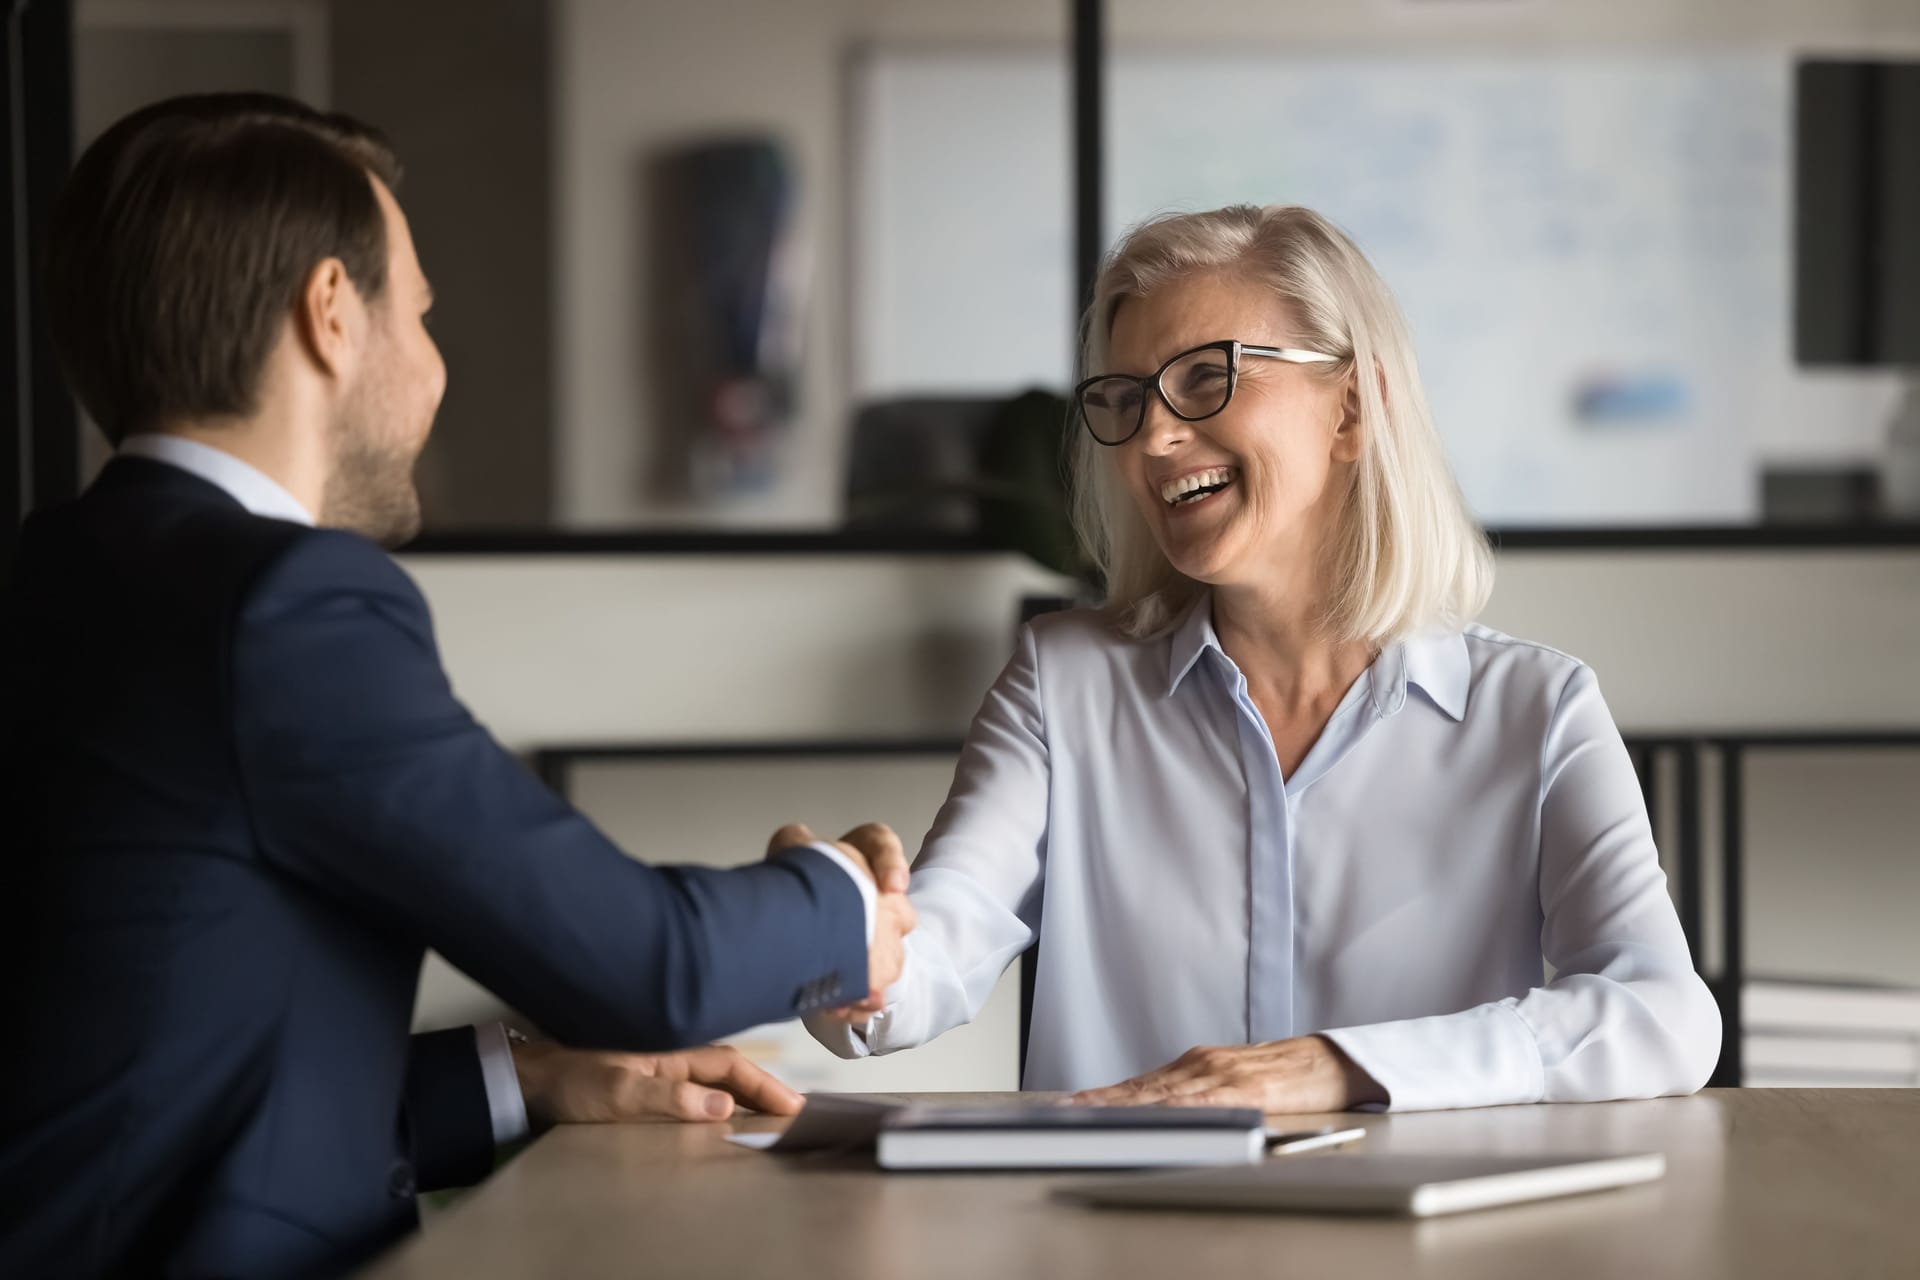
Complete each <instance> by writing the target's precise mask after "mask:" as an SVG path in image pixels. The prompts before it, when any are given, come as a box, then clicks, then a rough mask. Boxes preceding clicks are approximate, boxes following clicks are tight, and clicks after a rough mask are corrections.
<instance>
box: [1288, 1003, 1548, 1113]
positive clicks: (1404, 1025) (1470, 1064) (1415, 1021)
mask: <svg viewBox="0 0 1920 1280" xmlns="http://www.w3.org/2000/svg"><path fill="white" fill-rule="evenodd" d="M1320 1034H1321V1035H1324V1036H1325V1037H1326V1038H1327V1039H1329V1040H1331V1041H1333V1043H1335V1044H1337V1045H1339V1046H1340V1049H1341V1051H1342V1052H1343V1053H1345V1054H1346V1055H1347V1056H1348V1057H1349V1058H1352V1059H1353V1061H1354V1063H1355V1065H1357V1066H1358V1067H1359V1068H1360V1069H1361V1070H1362V1071H1365V1072H1366V1073H1367V1074H1368V1075H1370V1076H1372V1077H1373V1079H1374V1082H1375V1083H1376V1084H1378V1085H1379V1086H1380V1087H1381V1088H1382V1089H1385V1090H1386V1092H1387V1110H1389V1111H1440V1110H1445V1109H1448V1108H1452V1107H1492V1106H1501V1105H1504V1104H1507V1103H1516V1102H1538V1101H1540V1099H1541V1098H1542V1097H1543V1096H1545V1094H1546V1070H1545V1068H1544V1067H1542V1066H1541V1063H1540V1048H1539V1045H1538V1043H1537V1042H1536V1040H1535V1038H1534V1034H1533V1029H1532V1028H1531V1027H1529V1026H1528V1025H1527V1022H1526V1019H1524V1018H1522V1017H1521V1016H1520V1013H1519V1011H1518V1010H1516V1009H1514V1008H1513V1006H1512V1005H1511V1004H1510V1003H1507V1002H1504V1001H1502V1002H1497V1003H1494V1004H1483V1005H1480V1006H1478V1007H1477V1008H1473V1009H1467V1010H1465V1011H1463V1012H1461V1013H1449V1014H1444V1015H1441V1016H1438V1017H1431V1018H1408V1019H1406V1020H1404V1021H1400V1022H1377V1023H1374V1024H1372V1025H1371V1026H1364V1027H1342V1028H1340V1029H1339V1030H1336V1031H1323V1032H1321V1033H1320Z"/></svg>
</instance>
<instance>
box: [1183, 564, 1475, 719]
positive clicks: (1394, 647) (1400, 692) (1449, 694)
mask: <svg viewBox="0 0 1920 1280" xmlns="http://www.w3.org/2000/svg"><path fill="white" fill-rule="evenodd" d="M1209 649H1211V650H1212V651H1213V652H1215V653H1216V654H1218V655H1219V656H1220V660H1221V661H1223V662H1227V663H1229V664H1231V663H1232V661H1233V660H1232V659H1231V658H1228V657H1227V654H1226V650H1224V649H1222V648H1221V647H1220V638H1219V636H1217V635H1216V634H1215V633H1214V630H1213V598H1212V597H1211V596H1210V595H1208V594H1206V593H1204V592H1203V593H1202V594H1201V596H1200V598H1199V599H1198V600H1196V601H1194V603H1193V605H1192V607H1191V608H1189V609H1188V610H1187V613H1186V616H1185V617H1183V618H1182V619H1181V620H1180V622H1179V623H1178V624H1177V625H1176V626H1175V627H1174V629H1173V632H1172V634H1171V636H1170V637H1169V641H1168V646H1167V696H1168V697H1172V696H1173V694H1174V692H1175V690H1177V689H1179V687H1180V685H1181V682H1182V681H1184V680H1185V679H1186V678H1187V673H1188V672H1190V671H1192V670H1193V668H1194V667H1195V665H1197V664H1198V663H1199V661H1200V658H1201V655H1202V654H1204V653H1206V652H1207V651H1208V650H1209ZM1472 678H1473V664H1472V661H1471V659H1470V658H1469V657H1468V655H1467V639H1466V636H1465V635H1463V634H1462V633H1460V632H1458V631H1446V630H1438V629H1436V630H1431V631H1422V632H1419V633H1417V634H1415V635H1412V636H1409V637H1408V638H1406V639H1405V640H1401V641H1398V642H1397V643H1394V644H1391V645H1389V646H1387V648H1386V649H1385V650H1384V651H1382V652H1381V654H1380V657H1379V659H1378V660H1377V661H1375V663H1374V664H1373V668H1372V669H1371V670H1370V671H1369V672H1368V673H1367V679H1368V681H1369V682H1370V684H1371V692H1372V699H1373V705H1374V710H1375V711H1377V712H1378V713H1379V714H1380V715H1381V716H1383V717H1384V716H1390V715H1394V714H1395V713H1397V712H1398V711H1399V710H1400V708H1401V707H1403V706H1405V705H1406V702H1407V686H1408V685H1416V686H1418V687H1419V688H1420V689H1421V690H1422V691H1423V692H1424V693H1425V694H1426V695H1427V697H1428V699H1430V700H1431V701H1432V702H1433V704H1434V705H1435V706H1436V707H1438V708H1440V710H1442V711H1444V712H1446V714H1447V715H1449V716H1451V717H1452V718H1453V719H1455V720H1463V719H1465V718H1466V714H1467V691H1468V687H1469V685H1470V684H1471V682H1472Z"/></svg>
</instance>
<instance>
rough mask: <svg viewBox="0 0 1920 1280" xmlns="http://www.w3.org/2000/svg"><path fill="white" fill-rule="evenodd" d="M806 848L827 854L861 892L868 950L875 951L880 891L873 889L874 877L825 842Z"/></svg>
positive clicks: (819, 841) (817, 841) (815, 843)
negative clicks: (865, 915) (876, 915)
mask: <svg viewBox="0 0 1920 1280" xmlns="http://www.w3.org/2000/svg"><path fill="white" fill-rule="evenodd" d="M805 847H806V848H809V849H817V850H819V851H820V852H821V853H823V854H825V855H826V856H827V857H828V858H829V859H830V860H831V861H832V862H833V865H834V866H836V867H838V868H840V870H841V871H843V872H844V873H846V877H847V879H849V880H851V881H853V887H854V888H856V889H858V890H859V891H860V905H861V906H862V907H864V908H865V909H866V913H867V950H869V951H871V950H873V917H874V913H875V912H876V910H877V909H878V908H877V906H876V899H875V896H874V895H875V894H876V893H878V892H879V890H877V889H875V888H874V887H873V877H872V876H870V875H868V874H867V873H866V872H864V871H862V870H860V868H859V867H856V866H855V865H854V864H853V859H852V858H849V857H848V856H847V855H846V854H844V853H842V852H841V851H840V850H838V849H836V848H834V847H833V846H832V845H830V844H828V843H827V842H826V841H825V840H815V841H814V842H813V843H812V844H809V845H807V846H805Z"/></svg>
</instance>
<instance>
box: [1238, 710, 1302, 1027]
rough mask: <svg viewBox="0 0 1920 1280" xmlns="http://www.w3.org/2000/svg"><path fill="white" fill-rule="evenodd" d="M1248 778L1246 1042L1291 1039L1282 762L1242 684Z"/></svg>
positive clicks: (1289, 876) (1288, 837)
mask: <svg viewBox="0 0 1920 1280" xmlns="http://www.w3.org/2000/svg"><path fill="white" fill-rule="evenodd" d="M1233 700H1234V703H1235V706H1236V707H1237V709H1238V711H1239V715H1238V716H1237V717H1236V719H1237V720H1238V722H1239V731H1240V753H1241V761H1242V767H1243V769H1244V771H1245V773H1246V778H1247V827H1248V833H1247V852H1248V861H1249V866H1248V876H1247V892H1248V898H1249V911H1248V917H1249V918H1248V937H1247V1040H1248V1043H1250V1044H1259V1043H1262V1042H1264V1041H1268V1040H1284V1039H1286V1038H1287V1037H1288V1036H1290V1035H1292V1034H1293V865H1292V858H1291V857H1290V856H1289V853H1288V850H1289V849H1290V848H1291V846H1292V844H1293V838H1292V831H1291V823H1290V816H1289V814H1288V812H1287V787H1286V782H1285V780H1284V779H1283V778H1281V776H1280V761H1279V759H1278V758H1277V757H1276V756H1275V755H1274V750H1273V740H1272V738H1271V737H1270V736H1269V735H1268V733H1267V727H1266V723H1265V722H1264V721H1262V720H1261V718H1260V712H1259V709H1258V708H1256V707H1255V706H1254V705H1253V701H1252V699H1251V698H1249V697H1248V696H1247V691H1246V681H1245V679H1244V677H1243V678H1241V679H1240V680H1239V681H1238V682H1237V683H1236V685H1235V688H1234V698H1233Z"/></svg>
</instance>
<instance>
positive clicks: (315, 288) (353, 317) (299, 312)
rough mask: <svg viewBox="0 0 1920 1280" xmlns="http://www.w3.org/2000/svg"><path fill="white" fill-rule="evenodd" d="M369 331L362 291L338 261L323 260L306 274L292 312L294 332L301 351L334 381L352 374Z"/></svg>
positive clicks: (332, 259)
mask: <svg viewBox="0 0 1920 1280" xmlns="http://www.w3.org/2000/svg"><path fill="white" fill-rule="evenodd" d="M365 330H366V309H365V307H364V305H363V304H362V303H361V301H360V291H359V290H358V289H356V288H355V287H354V284H353V280H352V278H351V277H349V276H348V275H347V268H346V265H345V264H344V263H342V262H341V261H340V259H338V258H326V259H323V260H322V261H321V262H320V263H319V264H318V265H317V266H315V267H314V269H313V270H312V271H310V272H308V273H307V280H306V283H305V284H304V285H303V286H302V287H301V289H300V296H299V298H298V299H297V300H296V301H295V304H294V308H293V332H294V337H295V339H296V341H298V343H299V345H300V349H301V350H302V351H303V352H304V353H305V354H306V356H307V358H308V359H310V360H312V361H313V362H314V364H315V365H317V366H319V368H320V370H321V371H322V372H324V373H326V374H328V375H330V376H332V377H334V378H342V377H345V376H346V375H347V374H348V373H350V372H351V371H352V368H353V364H354V361H355V358H356V356H357V355H358V352H359V349H360V339H361V335H362V334H363V333H364V332H365Z"/></svg>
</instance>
